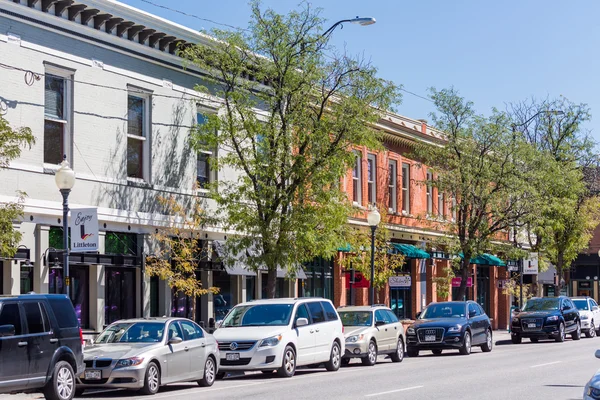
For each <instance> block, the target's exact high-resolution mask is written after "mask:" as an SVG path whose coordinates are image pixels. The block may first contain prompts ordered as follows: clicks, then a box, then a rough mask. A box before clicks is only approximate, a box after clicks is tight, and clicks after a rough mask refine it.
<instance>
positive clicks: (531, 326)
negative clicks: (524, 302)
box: [527, 324, 535, 328]
mask: <svg viewBox="0 0 600 400" xmlns="http://www.w3.org/2000/svg"><path fill="white" fill-rule="evenodd" d="M527 327H528V328H535V324H527Z"/></svg>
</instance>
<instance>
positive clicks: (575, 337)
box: [571, 322, 581, 340]
mask: <svg viewBox="0 0 600 400" xmlns="http://www.w3.org/2000/svg"><path fill="white" fill-rule="evenodd" d="M571 339H573V340H579V339H581V323H579V322H577V328H576V329H575V330H574V331H573V333H571Z"/></svg>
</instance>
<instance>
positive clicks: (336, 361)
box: [325, 342, 342, 371]
mask: <svg viewBox="0 0 600 400" xmlns="http://www.w3.org/2000/svg"><path fill="white" fill-rule="evenodd" d="M341 363H342V354H341V349H340V345H339V344H338V342H333V346H331V355H330V356H329V361H327V362H326V363H325V368H326V369H327V371H337V370H338V369H340V364H341Z"/></svg>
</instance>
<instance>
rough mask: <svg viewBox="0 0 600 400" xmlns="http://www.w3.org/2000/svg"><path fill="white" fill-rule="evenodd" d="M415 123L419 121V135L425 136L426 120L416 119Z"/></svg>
mask: <svg viewBox="0 0 600 400" xmlns="http://www.w3.org/2000/svg"><path fill="white" fill-rule="evenodd" d="M417 121H419V122H420V123H421V133H423V134H426V133H427V120H426V119H418V120H417Z"/></svg>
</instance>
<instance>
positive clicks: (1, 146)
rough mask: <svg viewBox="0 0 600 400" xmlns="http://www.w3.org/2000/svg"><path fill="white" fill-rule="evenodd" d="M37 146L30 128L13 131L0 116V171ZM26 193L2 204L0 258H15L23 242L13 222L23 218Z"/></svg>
mask: <svg viewBox="0 0 600 400" xmlns="http://www.w3.org/2000/svg"><path fill="white" fill-rule="evenodd" d="M33 144H35V137H34V136H33V134H32V133H31V129H29V128H18V129H13V128H11V126H10V125H9V124H8V121H6V120H5V119H4V118H2V116H1V115H0V169H4V168H6V167H8V165H9V163H10V161H12V160H14V159H17V158H19V157H20V156H21V151H22V149H23V148H24V147H29V148H31V146H32V145H33ZM25 196H26V194H25V193H22V192H19V193H18V194H17V201H15V202H6V203H5V202H1V203H0V257H13V256H14V255H15V253H16V252H17V246H18V244H19V242H20V241H21V232H19V231H16V230H15V229H14V228H13V222H14V221H17V220H18V219H19V218H21V217H22V216H23V201H24V197H25Z"/></svg>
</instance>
